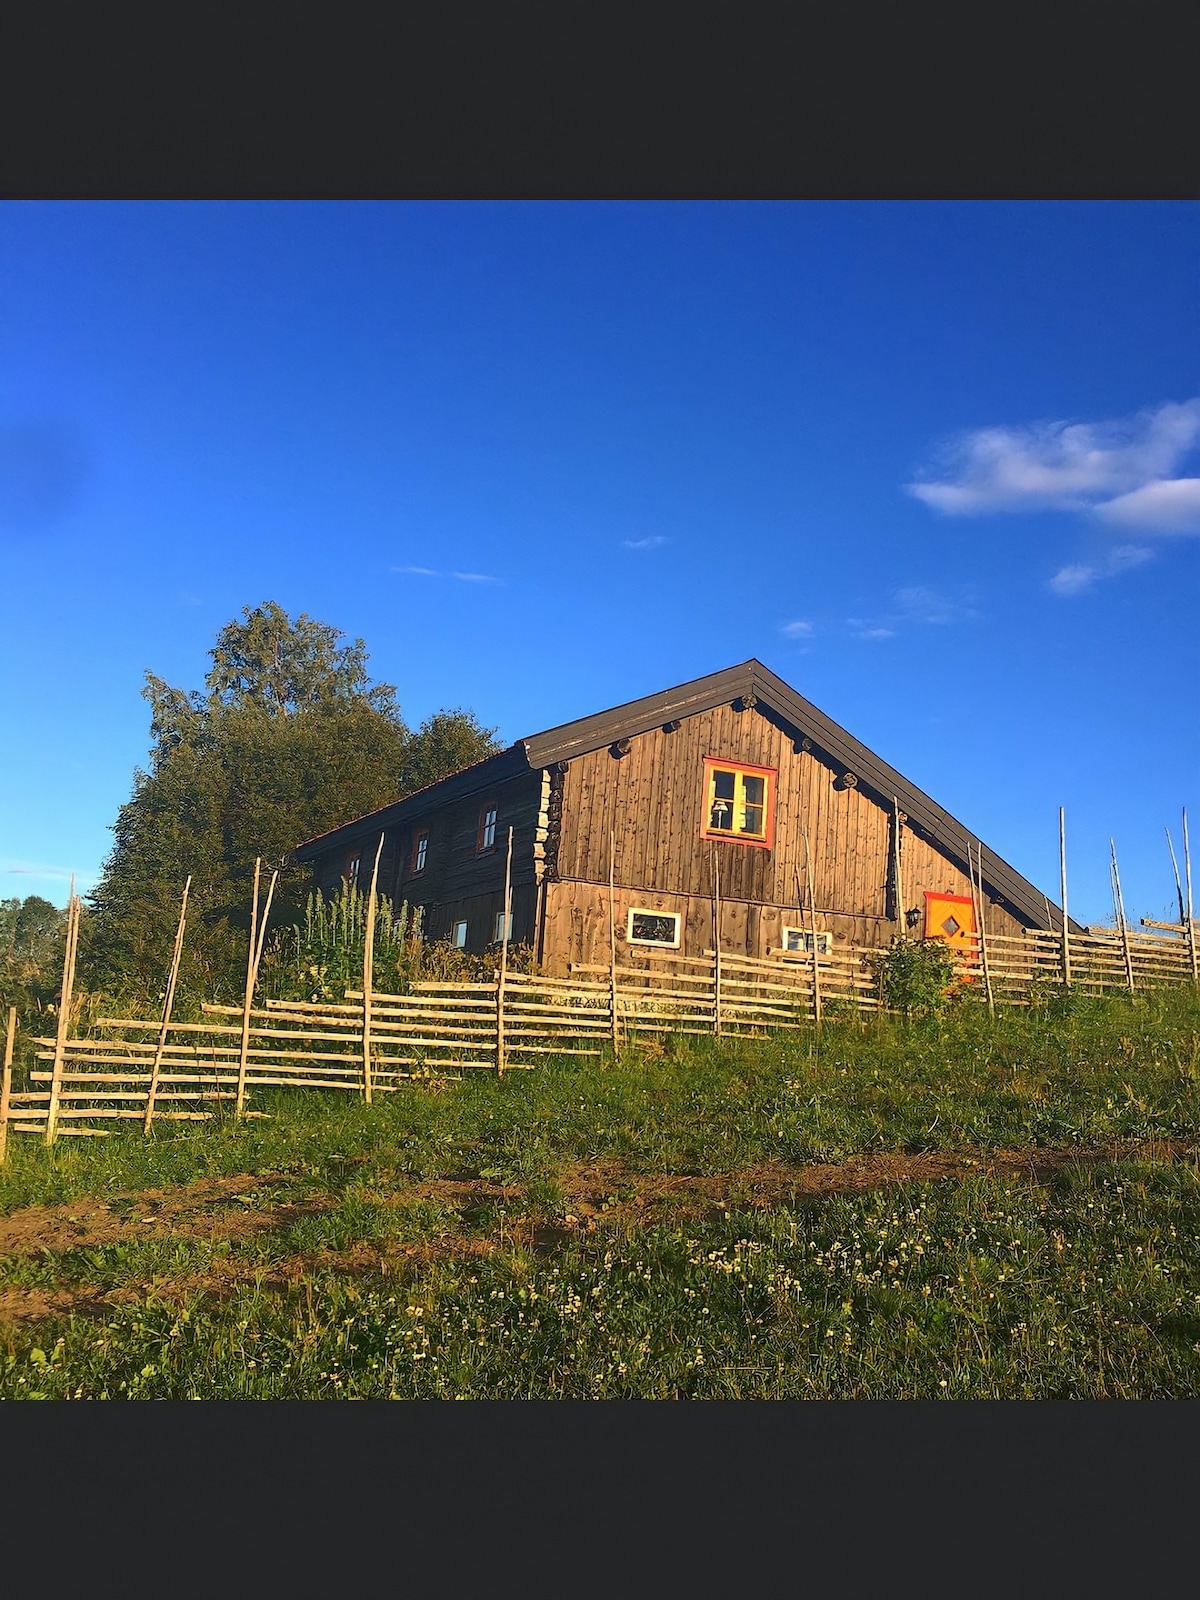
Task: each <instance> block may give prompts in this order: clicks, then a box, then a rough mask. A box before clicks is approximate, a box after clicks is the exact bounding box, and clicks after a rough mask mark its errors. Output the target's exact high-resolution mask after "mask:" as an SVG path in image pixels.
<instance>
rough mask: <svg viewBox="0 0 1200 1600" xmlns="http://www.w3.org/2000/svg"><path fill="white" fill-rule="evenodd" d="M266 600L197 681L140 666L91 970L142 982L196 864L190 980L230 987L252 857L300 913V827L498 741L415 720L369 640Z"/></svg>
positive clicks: (363, 808) (466, 722) (428, 778)
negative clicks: (139, 765) (144, 740)
mask: <svg viewBox="0 0 1200 1600" xmlns="http://www.w3.org/2000/svg"><path fill="white" fill-rule="evenodd" d="M342 637H343V636H342V634H341V632H340V631H339V630H338V629H337V628H334V627H331V626H330V625H329V624H327V623H322V622H316V621H314V620H313V619H312V618H311V617H309V616H307V615H301V616H300V617H299V618H297V619H295V620H294V621H293V620H292V619H291V618H290V617H289V616H288V615H287V613H286V612H285V611H284V610H283V609H282V608H281V607H280V606H278V605H276V604H274V603H273V602H266V603H264V604H263V605H261V606H257V607H255V608H253V609H251V608H250V607H249V606H247V607H246V608H245V610H244V611H243V617H242V620H241V621H234V622H230V623H228V624H227V625H226V626H225V627H224V628H223V629H222V630H221V632H220V634H219V635H218V637H217V642H216V645H215V647H214V649H213V650H212V651H211V652H210V656H211V660H212V666H211V669H210V671H209V672H208V675H207V677H206V679H205V690H204V692H203V693H200V692H198V691H191V692H187V691H185V690H182V689H178V688H174V687H172V686H171V685H170V684H167V683H166V682H164V680H163V679H161V678H159V677H156V676H155V675H154V674H153V673H149V672H148V673H147V674H146V684H145V687H144V689H143V691H142V693H143V695H144V697H145V698H146V700H147V701H148V702H149V704H150V734H151V740H152V744H151V750H150V757H149V762H148V765H147V767H146V769H144V770H143V769H139V770H138V771H137V772H135V774H134V785H133V795H132V797H131V799H130V800H129V801H128V802H127V803H126V804H125V805H123V806H122V807H121V809H120V812H119V813H118V816H117V820H116V823H115V824H114V827H113V833H114V846H113V850H112V853H111V855H110V856H109V858H108V861H107V862H106V864H105V868H104V873H103V876H102V878H101V881H100V883H99V884H98V885H97V887H96V889H95V890H94V892H93V894H92V896H91V901H92V906H93V909H94V913H95V915H94V917H93V919H92V927H91V929H90V930H89V937H88V939H87V941H86V945H84V944H81V962H82V963H83V964H84V966H85V971H86V976H87V979H88V981H89V982H90V983H92V984H93V985H96V984H102V985H104V986H106V987H109V988H116V989H121V988H125V989H128V990H130V991H131V992H132V993H143V994H153V993H155V992H156V991H157V990H159V989H161V988H162V986H163V984H164V982H165V977H166V972H167V967H168V964H169V961H170V952H171V945H172V941H173V938H174V933H175V925H176V921H177V919H178V915H179V897H180V893H181V891H182V888H183V882H184V879H185V877H186V876H187V875H188V874H191V876H192V880H193V881H192V889H191V893H190V896H189V903H188V933H187V940H186V942H185V957H184V969H183V973H182V975H181V981H182V984H183V989H184V993H185V995H186V994H187V993H188V992H191V993H192V994H193V995H196V994H198V993H203V994H206V995H216V994H218V993H221V992H225V993H233V992H236V991H237V990H239V989H240V986H241V984H242V982H243V976H244V971H245V929H246V925H247V922H248V918H249V904H250V897H251V890H250V885H251V880H252V874H253V866H254V860H255V857H257V856H261V857H262V858H263V861H264V864H265V865H266V866H267V867H268V868H275V867H278V868H280V869H281V876H280V883H279V887H278V888H277V890H276V899H275V904H274V907H273V910H272V920H273V921H283V922H285V921H288V920H293V921H295V920H296V919H298V918H300V917H301V916H302V905H303V900H304V895H305V891H306V889H307V887H308V869H307V868H306V867H303V866H298V867H290V866H287V865H286V864H285V863H286V857H287V855H288V853H289V852H290V851H291V850H292V849H293V848H294V847H295V846H296V845H297V844H299V843H301V842H302V841H303V840H305V839H309V838H312V837H314V836H315V835H317V834H320V833H324V832H326V831H327V830H329V829H330V828H334V827H337V826H338V825H339V824H341V823H343V822H346V821H348V820H350V819H351V818H353V817H357V816H362V815H363V814H364V813H365V812H369V811H373V810H375V809H377V808H378V807H379V806H382V805H387V804H388V803H390V802H391V801H394V800H397V799H400V798H402V797H403V796H404V795H405V794H407V793H410V792H411V791H412V790H413V789H414V788H419V787H422V786H423V785H424V784H427V783H432V782H435V781H436V780H437V779H438V778H440V777H444V776H445V775H446V774H447V773H448V772H452V771H455V770H457V769H458V768H459V767H462V766H466V765H470V764H471V763H472V762H474V761H478V760H480V759H481V758H482V757H484V756H486V755H489V754H490V753H491V752H492V751H493V750H494V749H495V748H496V745H495V742H494V740H493V737H492V735H493V732H494V730H492V729H488V728H484V727H482V726H481V725H480V724H479V722H478V721H477V719H476V718H475V717H474V716H473V715H472V714H471V713H470V712H465V711H461V710H459V711H441V712H438V713H436V714H435V715H434V716H432V717H430V718H429V719H428V720H427V721H426V722H425V723H424V724H423V725H422V727H421V728H420V729H418V731H417V732H416V733H415V734H414V733H411V732H410V731H409V729H408V728H407V726H406V725H405V723H404V720H403V718H402V716H401V714H400V709H399V706H398V705H397V703H396V698H395V695H396V691H395V688H394V687H393V686H392V685H391V684H373V683H372V682H371V680H370V677H369V674H368V671H367V651H366V646H365V644H364V642H363V641H362V640H361V639H356V640H354V641H353V643H351V644H342V643H340V641H341V639H342Z"/></svg>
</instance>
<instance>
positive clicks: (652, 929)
mask: <svg viewBox="0 0 1200 1600" xmlns="http://www.w3.org/2000/svg"><path fill="white" fill-rule="evenodd" d="M682 923H683V914H682V912H679V911H655V910H652V909H651V908H650V907H649V906H630V908H629V919H628V921H627V923H626V925H625V937H626V939H627V940H628V941H629V943H630V944H657V945H661V946H662V947H663V948H664V949H666V950H678V949H679V930H680V927H681V926H682Z"/></svg>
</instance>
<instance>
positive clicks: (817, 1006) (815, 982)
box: [800, 823, 821, 1028]
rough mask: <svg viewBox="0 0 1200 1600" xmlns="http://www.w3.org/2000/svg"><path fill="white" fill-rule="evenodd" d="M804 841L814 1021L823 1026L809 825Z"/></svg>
mask: <svg viewBox="0 0 1200 1600" xmlns="http://www.w3.org/2000/svg"><path fill="white" fill-rule="evenodd" d="M800 832H801V835H802V837H803V839H804V876H805V878H806V880H807V883H808V929H809V935H810V937H811V939H812V986H813V987H812V998H813V1021H814V1022H815V1023H816V1025H817V1027H818V1028H819V1027H820V1026H821V962H820V959H819V957H818V955H817V891H816V889H815V887H814V886H813V869H812V850H811V849H810V848H809V843H808V824H807V823H805V824H804V826H803V827H802V828H801V830H800Z"/></svg>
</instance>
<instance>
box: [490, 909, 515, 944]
mask: <svg viewBox="0 0 1200 1600" xmlns="http://www.w3.org/2000/svg"><path fill="white" fill-rule="evenodd" d="M493 937H494V940H495V943H496V944H500V943H501V941H502V940H504V939H511V938H512V912H511V911H510V912H509V913H508V915H507V916H505V915H504V913H503V911H497V913H496V932H495V934H494V936H493Z"/></svg>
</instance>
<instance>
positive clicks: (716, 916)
mask: <svg viewBox="0 0 1200 1600" xmlns="http://www.w3.org/2000/svg"><path fill="white" fill-rule="evenodd" d="M712 870H713V1035H714V1037H715V1038H718V1039H719V1038H720V1037H721V858H720V856H719V855H718V854H717V847H716V845H715V844H714V845H713V847H712Z"/></svg>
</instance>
